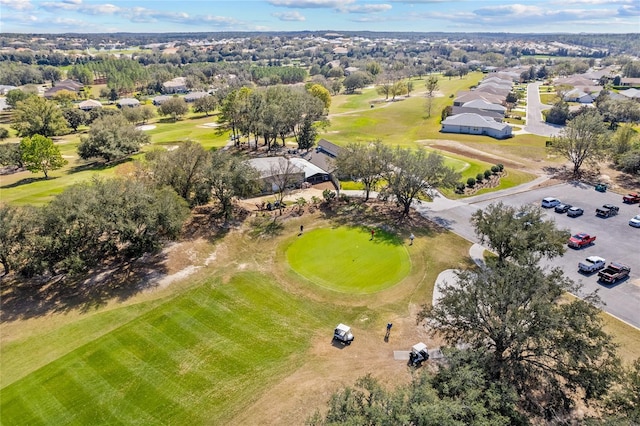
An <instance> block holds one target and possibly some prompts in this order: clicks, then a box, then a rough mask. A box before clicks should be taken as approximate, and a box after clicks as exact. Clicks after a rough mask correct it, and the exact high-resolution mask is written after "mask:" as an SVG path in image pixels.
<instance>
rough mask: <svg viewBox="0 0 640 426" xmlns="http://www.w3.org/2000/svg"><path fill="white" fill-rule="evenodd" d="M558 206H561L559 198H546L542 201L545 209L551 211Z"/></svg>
mask: <svg viewBox="0 0 640 426" xmlns="http://www.w3.org/2000/svg"><path fill="white" fill-rule="evenodd" d="M558 204H560V200H558V199H557V198H553V197H546V198H543V199H542V207H544V208H545V209H550V208H552V207H555V206H557V205H558Z"/></svg>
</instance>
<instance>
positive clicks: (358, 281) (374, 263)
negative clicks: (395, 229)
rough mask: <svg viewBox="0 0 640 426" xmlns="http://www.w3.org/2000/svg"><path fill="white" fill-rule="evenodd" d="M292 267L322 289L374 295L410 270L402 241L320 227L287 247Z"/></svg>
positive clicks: (379, 233)
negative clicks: (372, 237)
mask: <svg viewBox="0 0 640 426" xmlns="http://www.w3.org/2000/svg"><path fill="white" fill-rule="evenodd" d="M287 260H288V262H289V265H290V266H291V268H293V270H294V271H296V272H297V273H298V274H300V275H302V276H303V277H305V278H306V279H308V280H310V281H312V282H313V283H315V284H317V285H320V286H322V287H326V288H329V289H331V290H335V291H340V292H343V293H355V294H367V293H375V292H377V291H380V290H383V289H385V288H388V287H391V286H393V285H394V284H396V283H398V282H399V281H400V280H402V279H403V278H404V277H405V276H407V275H408V274H409V272H410V271H411V260H410V259H409V253H408V252H407V249H406V248H405V246H404V245H403V244H402V240H400V239H399V238H397V237H396V236H394V235H391V234H389V233H386V232H384V231H382V230H376V231H375V237H374V239H373V240H371V233H370V230H369V229H367V228H349V227H339V228H323V229H316V230H313V231H309V232H305V233H304V234H303V235H301V236H299V237H298V238H297V239H296V241H294V242H293V243H292V244H291V245H290V246H289V247H288V248H287Z"/></svg>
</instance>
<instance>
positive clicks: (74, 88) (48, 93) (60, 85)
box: [44, 79, 84, 98]
mask: <svg viewBox="0 0 640 426" xmlns="http://www.w3.org/2000/svg"><path fill="white" fill-rule="evenodd" d="M83 88H84V84H82V83H79V82H77V81H73V80H69V79H67V80H62V81H58V82H57V83H56V85H55V86H53V87H51V88H49V89H47V90H45V92H44V97H45V98H53V97H54V96H55V95H56V94H57V93H58V92H60V91H62V90H66V91H68V92H73V93H76V94H77V93H78V92H79V91H80V90H82V89H83Z"/></svg>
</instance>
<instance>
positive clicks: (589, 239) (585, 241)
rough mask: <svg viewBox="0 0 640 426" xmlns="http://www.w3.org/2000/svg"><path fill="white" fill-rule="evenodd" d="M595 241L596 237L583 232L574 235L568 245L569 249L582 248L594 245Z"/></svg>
mask: <svg viewBox="0 0 640 426" xmlns="http://www.w3.org/2000/svg"><path fill="white" fill-rule="evenodd" d="M595 240H596V236H595V235H589V234H585V233H584V232H582V233H580V234H576V235H573V236H572V237H571V238H569V243H568V244H569V247H573V248H582V247H586V246H588V245H591V244H593V242H594V241H595Z"/></svg>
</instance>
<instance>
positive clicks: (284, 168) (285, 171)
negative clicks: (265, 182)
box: [269, 157, 300, 214]
mask: <svg viewBox="0 0 640 426" xmlns="http://www.w3.org/2000/svg"><path fill="white" fill-rule="evenodd" d="M276 158H277V160H278V162H277V163H276V164H274V165H272V166H271V168H270V170H269V183H270V184H271V187H272V189H273V191H274V195H275V197H276V204H277V205H278V209H279V210H280V214H282V209H283V207H284V202H283V201H284V196H285V194H286V193H287V192H288V191H289V190H291V188H292V187H294V185H295V184H296V182H297V179H296V174H297V173H298V172H299V171H300V169H298V168H297V167H296V166H294V165H293V163H291V161H289V160H287V159H286V158H283V157H276Z"/></svg>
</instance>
